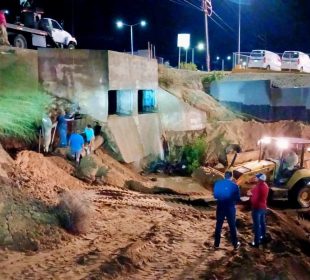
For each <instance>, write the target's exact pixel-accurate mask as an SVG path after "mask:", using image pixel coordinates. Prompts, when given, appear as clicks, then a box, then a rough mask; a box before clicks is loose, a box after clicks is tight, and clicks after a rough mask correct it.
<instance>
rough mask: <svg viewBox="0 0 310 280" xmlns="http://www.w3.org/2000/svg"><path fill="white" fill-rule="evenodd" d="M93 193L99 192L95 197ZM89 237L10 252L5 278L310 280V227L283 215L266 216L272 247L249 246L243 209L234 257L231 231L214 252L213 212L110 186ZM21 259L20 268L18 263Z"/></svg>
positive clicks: (96, 199)
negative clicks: (30, 253)
mask: <svg viewBox="0 0 310 280" xmlns="http://www.w3.org/2000/svg"><path fill="white" fill-rule="evenodd" d="M92 193H93V192H92ZM92 201H93V204H94V207H95V210H96V211H95V213H94V219H93V221H92V223H91V225H90V231H89V233H87V234H85V235H83V236H81V237H76V238H75V239H74V240H73V241H72V242H70V243H67V244H65V245H64V246H63V247H62V248H58V249H55V250H51V251H46V252H41V253H40V254H36V255H33V256H24V255H16V254H10V253H9V252H7V255H8V256H7V260H4V261H2V262H1V263H0V269H1V271H2V273H4V274H3V275H5V276H6V277H7V278H10V277H11V278H12V279H19V278H20V277H22V276H23V277H30V276H31V275H36V277H38V278H42V279H43V278H54V279H65V278H67V279H146V280H147V279H238V280H239V279H240V280H248V279H298V280H299V279H307V275H309V273H310V266H309V265H310V259H309V250H308V248H309V247H307V246H309V240H308V239H307V238H308V237H307V229H308V227H307V226H306V225H307V223H309V221H302V220H298V218H297V215H293V214H292V215H288V214H287V213H282V212H281V211H273V212H271V213H269V214H268V221H267V223H268V232H269V233H270V235H271V238H272V241H271V242H270V243H269V244H268V245H266V246H265V247H264V248H261V249H259V250H258V249H252V248H250V247H249V246H247V242H249V241H251V240H252V238H253V236H252V222H251V219H250V212H249V211H248V210H245V209H244V208H242V207H239V210H238V231H239V236H240V240H241V242H242V247H241V248H240V250H239V251H238V252H235V251H234V250H233V249H232V247H231V244H230V242H229V235H228V233H227V225H225V228H224V229H223V239H222V242H221V249H220V250H217V251H214V249H213V248H212V244H213V233H214V227H215V209H214V208H212V207H208V208H204V209H195V208H194V207H192V206H190V205H184V204H177V203H173V202H171V201H170V202H165V199H162V198H160V197H159V196H153V195H141V194H137V193H134V192H130V191H128V190H121V189H119V188H114V187H111V186H104V187H98V189H97V191H96V192H95V193H93V196H92ZM13 257H14V258H15V259H18V264H16V263H14V262H12V258H13Z"/></svg>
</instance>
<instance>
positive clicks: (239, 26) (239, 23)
mask: <svg viewBox="0 0 310 280" xmlns="http://www.w3.org/2000/svg"><path fill="white" fill-rule="evenodd" d="M240 52H241V0H239V17H238V64H240Z"/></svg>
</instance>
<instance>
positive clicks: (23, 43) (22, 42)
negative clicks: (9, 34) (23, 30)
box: [14, 34, 27, 49]
mask: <svg viewBox="0 0 310 280" xmlns="http://www.w3.org/2000/svg"><path fill="white" fill-rule="evenodd" d="M14 47H16V48H21V49H27V40H26V38H25V37H24V36H23V35H21V34H18V35H17V36H15V38H14Z"/></svg>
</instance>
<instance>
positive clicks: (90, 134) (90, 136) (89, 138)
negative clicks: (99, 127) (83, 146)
mask: <svg viewBox="0 0 310 280" xmlns="http://www.w3.org/2000/svg"><path fill="white" fill-rule="evenodd" d="M84 133H85V135H86V142H87V144H88V153H87V154H90V153H91V149H92V145H93V142H94V140H95V133H94V130H93V128H92V127H91V125H90V124H88V125H87V126H86V127H85V130H84Z"/></svg>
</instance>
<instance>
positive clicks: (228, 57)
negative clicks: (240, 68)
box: [216, 55, 231, 71]
mask: <svg viewBox="0 0 310 280" xmlns="http://www.w3.org/2000/svg"><path fill="white" fill-rule="evenodd" d="M226 59H227V60H228V61H230V60H231V56H230V55H229V56H227V57H226ZM216 60H217V61H220V60H221V61H222V71H224V70H225V59H224V58H220V57H219V56H217V57H216Z"/></svg>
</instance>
